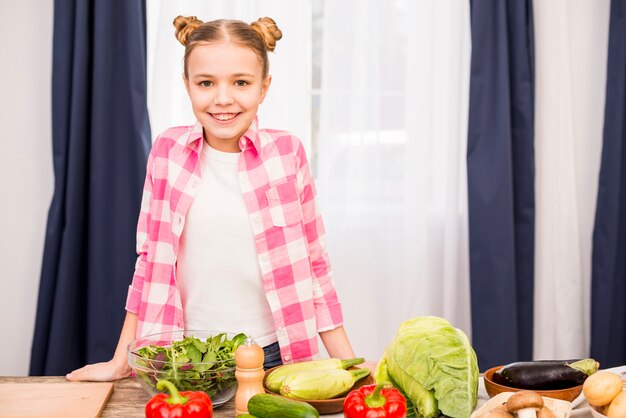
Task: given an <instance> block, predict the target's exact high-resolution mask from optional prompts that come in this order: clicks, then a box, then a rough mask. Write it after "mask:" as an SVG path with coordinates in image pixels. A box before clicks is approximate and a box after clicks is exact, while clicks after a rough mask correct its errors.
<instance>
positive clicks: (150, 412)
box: [146, 380, 213, 418]
mask: <svg viewBox="0 0 626 418" xmlns="http://www.w3.org/2000/svg"><path fill="white" fill-rule="evenodd" d="M156 388H157V389H158V390H163V389H165V388H167V390H168V391H169V392H170V396H168V395H167V393H158V394H156V395H154V397H153V398H152V399H150V400H149V401H148V403H147V404H146V418H212V417H213V403H212V402H211V398H209V395H207V394H206V393H204V392H200V391H198V392H192V391H187V392H178V389H176V386H174V384H172V383H171V382H168V381H167V380H159V381H158V382H157V384H156Z"/></svg>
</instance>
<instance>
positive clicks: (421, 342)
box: [375, 316, 478, 418]
mask: <svg viewBox="0 0 626 418" xmlns="http://www.w3.org/2000/svg"><path fill="white" fill-rule="evenodd" d="M375 378H376V381H378V382H381V381H390V382H391V383H393V384H394V385H395V386H396V387H398V388H399V389H400V390H401V391H402V392H403V394H404V395H405V397H406V398H407V401H410V406H412V407H414V408H416V409H417V413H418V414H419V415H420V416H422V417H424V418H432V417H435V416H437V415H439V413H440V412H441V413H443V414H444V415H446V416H449V417H455V418H467V417H469V416H470V415H471V413H472V411H473V409H474V407H475V406H476V401H477V398H478V361H477V360H476V353H475V352H474V349H473V348H472V346H471V345H470V343H469V340H468V339H467V336H466V335H465V334H464V333H463V331H461V330H458V329H456V328H454V327H453V326H452V325H451V324H450V323H449V322H448V321H446V320H445V319H443V318H438V317H434V316H420V317H417V318H413V319H410V320H408V321H405V322H404V323H402V324H401V325H400V328H399V329H398V332H397V334H396V336H395V338H394V340H393V341H392V342H391V344H389V346H388V347H387V348H386V350H385V353H384V354H383V358H382V359H381V361H380V363H379V364H378V367H377V368H376V373H375Z"/></svg>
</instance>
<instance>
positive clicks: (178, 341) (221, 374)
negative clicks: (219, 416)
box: [128, 330, 247, 407]
mask: <svg viewBox="0 0 626 418" xmlns="http://www.w3.org/2000/svg"><path fill="white" fill-rule="evenodd" d="M246 338H247V336H246V335H245V334H243V333H239V334H236V333H232V332H224V331H199V330H178V331H171V332H163V333H159V334H152V335H147V336H144V337H140V338H137V339H136V340H134V341H133V342H132V343H130V344H129V345H128V363H129V364H130V367H131V368H132V370H133V372H134V375H135V377H136V378H137V380H138V381H139V383H140V384H141V386H142V387H143V388H144V389H145V391H146V392H147V393H148V394H149V395H150V396H154V395H155V394H157V393H158V392H159V391H157V389H156V383H157V381H158V380H168V381H170V382H172V383H173V384H174V386H176V388H177V389H178V390H179V391H189V390H191V391H198V390H201V391H204V392H206V393H207V394H208V395H209V397H210V398H211V401H212V402H213V406H216V407H217V406H220V405H222V404H224V403H226V402H227V401H228V400H230V399H231V398H232V397H233V396H234V395H235V392H236V391H237V380H236V379H235V350H236V349H237V347H239V345H241V344H243V343H244V342H245V340H246Z"/></svg>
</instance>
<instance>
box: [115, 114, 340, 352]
mask: <svg viewBox="0 0 626 418" xmlns="http://www.w3.org/2000/svg"><path fill="white" fill-rule="evenodd" d="M203 146H204V141H203V134H202V125H200V123H196V125H195V126H184V127H176V128H171V129H168V130H167V131H165V132H164V133H163V134H161V135H160V136H159V138H158V139H157V140H156V142H155V143H154V145H153V146H152V150H151V152H150V156H149V157H148V166H147V174H146V182H145V185H144V191H143V198H142V203H141V213H140V215H139V222H138V226H137V252H138V254H139V257H138V258H137V263H136V266H135V275H134V277H133V282H132V284H131V286H130V288H129V292H128V299H127V302H126V309H127V310H128V311H129V312H134V313H136V314H137V317H138V323H137V336H142V335H147V334H153V333H159V332H167V331H171V330H175V329H183V328H184V319H183V311H182V302H181V297H180V293H179V291H178V288H177V287H176V259H177V255H178V246H179V241H180V235H181V232H182V230H183V228H184V226H185V217H186V214H187V210H188V209H189V206H190V205H191V202H192V200H193V198H194V196H195V194H196V192H197V190H198V184H199V181H200V164H199V155H200V152H201V149H202V147H203ZM239 146H240V148H241V150H242V152H241V156H240V158H239V184H240V186H241V191H242V193H243V197H244V200H245V202H246V207H247V209H248V213H249V216H250V224H251V225H252V231H253V233H254V242H255V246H256V252H257V256H258V261H259V265H260V267H261V274H262V277H263V287H264V289H265V296H266V298H267V301H268V303H269V306H270V309H271V311H272V315H273V318H274V326H275V328H276V335H277V337H278V342H279V344H280V350H281V355H282V359H283V362H285V363H289V362H292V361H304V360H310V359H312V358H314V357H316V355H317V353H318V346H317V333H318V332H321V331H327V330H331V329H334V328H337V327H339V326H341V325H342V323H343V315H342V312H341V305H340V303H339V300H338V298H337V293H336V291H335V287H334V285H333V282H332V279H331V276H330V265H329V262H328V256H327V254H326V237H325V234H324V225H323V223H322V218H321V216H320V214H319V213H318V210H317V207H316V204H315V186H314V184H313V179H312V178H311V174H310V172H309V166H308V162H307V159H306V155H305V152H304V148H303V147H302V144H301V143H300V141H299V140H298V139H297V138H296V137H294V136H293V135H291V134H289V133H287V132H284V131H276V130H265V129H264V130H259V129H258V124H257V120H256V119H255V120H254V122H253V123H252V125H251V126H250V128H249V129H248V130H247V131H246V132H245V133H244V134H243V136H242V137H241V139H240V141H239ZM236 262H237V260H233V263H236ZM212 296H213V295H207V300H210V298H211V297H212ZM235 314H236V307H233V315H235ZM235 331H236V330H235Z"/></svg>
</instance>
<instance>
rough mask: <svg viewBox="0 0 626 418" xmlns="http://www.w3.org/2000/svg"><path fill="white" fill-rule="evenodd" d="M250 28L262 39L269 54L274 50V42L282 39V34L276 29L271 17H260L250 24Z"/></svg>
mask: <svg viewBox="0 0 626 418" xmlns="http://www.w3.org/2000/svg"><path fill="white" fill-rule="evenodd" d="M250 26H251V27H252V29H254V30H255V31H256V33H258V34H259V36H260V37H261V39H263V42H264V43H265V47H266V48H267V50H268V51H270V52H272V51H274V49H276V41H278V40H280V38H282V37H283V33H282V32H281V31H280V29H278V26H276V22H274V19H272V18H271V17H262V18H260V19H259V20H257V21H256V22H252V23H250Z"/></svg>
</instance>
